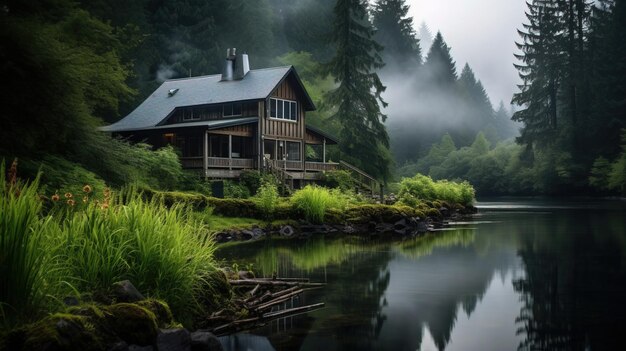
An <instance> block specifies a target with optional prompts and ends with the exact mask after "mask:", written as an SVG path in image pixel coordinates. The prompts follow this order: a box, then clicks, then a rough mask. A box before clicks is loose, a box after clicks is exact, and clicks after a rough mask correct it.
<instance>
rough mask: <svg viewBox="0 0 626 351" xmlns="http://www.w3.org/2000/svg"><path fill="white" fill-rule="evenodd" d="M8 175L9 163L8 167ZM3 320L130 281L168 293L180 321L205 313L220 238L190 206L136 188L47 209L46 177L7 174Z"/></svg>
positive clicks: (0, 250) (1, 244) (2, 201)
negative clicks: (42, 184) (24, 179)
mask: <svg viewBox="0 0 626 351" xmlns="http://www.w3.org/2000/svg"><path fill="white" fill-rule="evenodd" d="M2 167H3V168H2V174H4V166H2ZM0 179H1V180H0V211H1V213H2V216H0V230H1V232H0V283H1V284H0V307H1V309H0V312H2V314H1V315H0V322H2V323H3V324H4V325H7V326H8V325H16V324H20V323H24V322H28V321H29V320H32V319H34V318H37V317H40V316H42V315H44V314H45V313H48V312H54V311H55V310H58V309H59V308H60V306H59V304H58V303H56V302H55V301H60V300H61V299H62V298H63V297H64V296H67V295H74V294H76V293H77V292H79V293H93V292H106V290H107V289H108V288H110V286H111V284H112V283H113V282H115V281H119V280H124V279H128V280H130V281H131V282H133V284H134V285H135V286H136V287H137V288H138V290H139V291H141V292H142V293H143V294H145V295H147V296H149V297H155V298H159V299H164V300H165V301H167V302H168V303H169V305H170V306H171V307H172V311H173V312H174V314H175V315H176V317H177V319H179V320H180V321H183V322H189V321H191V319H192V316H193V315H195V314H197V313H200V312H201V311H202V306H201V304H200V303H199V299H206V297H207V296H211V294H213V293H214V291H213V290H212V287H213V285H212V284H213V283H214V282H213V281H212V278H211V276H212V275H213V273H214V272H215V271H216V268H215V262H214V259H213V251H214V249H215V247H214V241H213V240H211V236H210V234H209V229H208V228H207V227H206V225H205V224H204V223H202V222H201V221H200V220H198V219H197V218H196V217H195V215H194V213H193V211H192V209H191V207H190V206H188V205H186V204H174V205H172V206H169V207H168V206H165V205H164V204H163V203H162V202H161V201H158V200H157V199H155V200H153V201H144V200H142V199H141V196H140V195H139V194H137V193H135V192H133V191H126V192H123V194H121V195H119V196H113V197H111V196H105V201H104V203H103V202H96V201H88V202H87V203H86V204H83V203H82V201H80V202H81V203H80V205H79V204H78V203H77V204H75V205H73V206H71V205H69V204H68V203H67V202H66V201H64V200H62V201H56V202H54V201H52V202H50V203H49V207H50V209H49V212H44V210H43V209H42V207H43V206H42V200H41V199H40V197H39V195H38V185H39V184H38V180H35V181H34V182H33V183H31V184H19V183H17V184H14V185H13V184H7V181H6V180H5V179H4V177H0Z"/></svg>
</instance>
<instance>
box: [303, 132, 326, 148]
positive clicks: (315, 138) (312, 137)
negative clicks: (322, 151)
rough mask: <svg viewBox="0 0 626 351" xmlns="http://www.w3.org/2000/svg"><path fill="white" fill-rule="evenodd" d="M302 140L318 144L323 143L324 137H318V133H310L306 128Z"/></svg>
mask: <svg viewBox="0 0 626 351" xmlns="http://www.w3.org/2000/svg"><path fill="white" fill-rule="evenodd" d="M304 141H306V143H307V144H316V145H320V144H323V143H324V138H322V137H320V136H319V135H317V134H315V133H311V132H310V131H308V130H307V131H306V136H305V138H304Z"/></svg>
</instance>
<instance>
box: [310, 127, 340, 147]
mask: <svg viewBox="0 0 626 351" xmlns="http://www.w3.org/2000/svg"><path fill="white" fill-rule="evenodd" d="M306 130H307V131H308V132H311V133H313V134H317V135H318V136H321V137H322V138H326V140H327V141H329V142H330V144H339V140H338V139H337V138H335V137H334V136H332V135H330V134H328V133H326V132H325V131H323V130H321V129H319V128H316V127H313V126H310V125H307V126H306Z"/></svg>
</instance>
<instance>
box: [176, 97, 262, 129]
mask: <svg viewBox="0 0 626 351" xmlns="http://www.w3.org/2000/svg"><path fill="white" fill-rule="evenodd" d="M239 103H240V104H242V106H241V115H240V116H226V117H224V105H227V104H217V105H202V106H194V107H179V108H177V109H176V110H175V111H174V112H173V113H172V115H171V116H170V117H169V118H168V120H167V122H166V123H165V124H175V123H186V122H198V121H209V120H215V119H222V118H233V117H257V116H258V110H257V103H256V102H239ZM189 108H191V109H193V116H194V117H195V119H187V120H185V119H183V113H184V110H185V109H189Z"/></svg>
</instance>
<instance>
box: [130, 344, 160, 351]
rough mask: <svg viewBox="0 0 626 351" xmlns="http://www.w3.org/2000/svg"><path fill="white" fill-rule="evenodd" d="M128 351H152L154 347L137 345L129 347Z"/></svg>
mask: <svg viewBox="0 0 626 351" xmlns="http://www.w3.org/2000/svg"><path fill="white" fill-rule="evenodd" d="M128 351H154V347H152V346H150V345H148V346H139V345H130V346H129V347H128Z"/></svg>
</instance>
